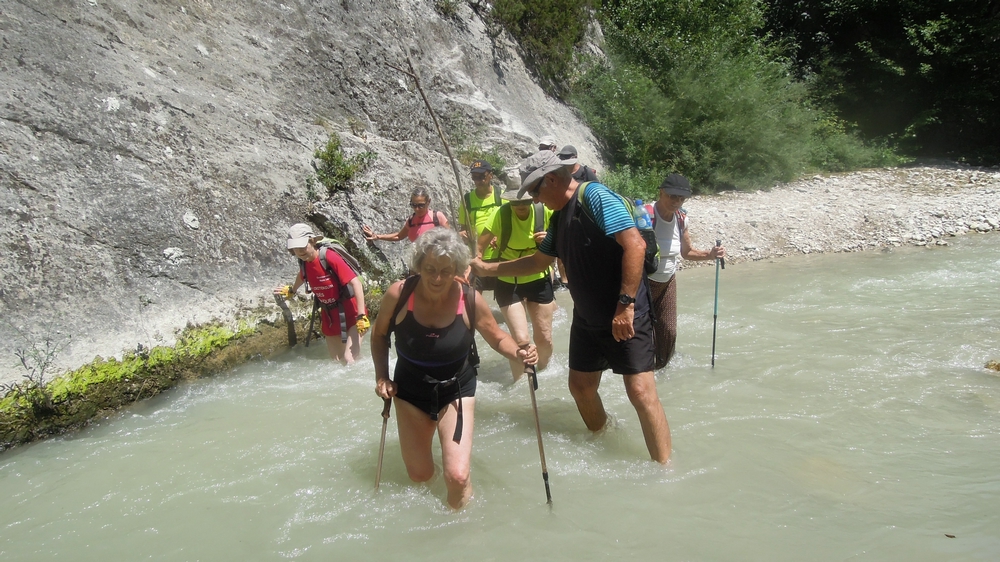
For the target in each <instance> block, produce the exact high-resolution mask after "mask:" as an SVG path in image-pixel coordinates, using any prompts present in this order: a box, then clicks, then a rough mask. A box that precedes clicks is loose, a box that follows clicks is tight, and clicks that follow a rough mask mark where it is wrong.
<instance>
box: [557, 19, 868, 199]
mask: <svg viewBox="0 0 1000 562" xmlns="http://www.w3.org/2000/svg"><path fill="white" fill-rule="evenodd" d="M601 17H602V23H603V24H604V25H603V28H604V32H605V36H606V37H607V39H608V50H609V52H610V55H611V56H610V58H609V62H607V63H604V64H595V65H593V66H591V67H590V68H589V69H588V71H587V72H586V73H585V74H584V75H583V76H582V78H581V79H579V80H578V81H577V83H576V88H575V90H574V96H573V98H572V99H573V101H574V103H576V104H577V106H578V107H580V109H581V110H582V112H583V114H584V115H585V116H586V118H587V121H588V123H589V124H590V125H591V127H592V128H593V129H594V132H595V134H597V136H598V138H600V139H601V140H602V141H603V142H604V145H605V148H606V149H607V151H608V155H609V157H610V158H611V160H612V161H613V162H615V163H616V164H619V165H627V166H631V167H633V168H635V170H632V171H630V172H629V173H628V174H626V176H627V177H628V178H644V179H643V180H642V183H643V184H644V183H647V182H646V179H645V178H647V177H648V172H649V171H652V170H656V171H660V172H667V171H677V172H680V173H683V174H685V175H687V176H689V177H690V178H691V179H692V180H693V181H694V182H695V185H700V186H704V187H710V188H719V187H726V186H739V187H748V188H749V187H759V186H766V185H770V184H773V182H774V181H776V180H788V179H791V178H792V177H794V176H795V175H796V174H799V173H802V172H804V171H806V170H809V169H844V168H852V167H856V166H859V165H870V164H873V163H876V157H877V156H878V153H875V152H873V151H870V150H867V149H865V147H863V146H862V145H861V144H860V143H859V142H858V141H857V140H856V139H854V138H853V137H851V136H850V135H849V134H848V133H847V132H846V128H845V127H844V126H843V124H842V123H839V122H837V121H836V119H834V118H832V117H831V116H830V115H828V114H827V113H826V112H824V111H821V110H819V109H817V108H816V107H815V106H814V104H812V103H810V100H809V97H808V93H807V90H806V88H805V86H804V84H803V83H802V82H800V81H796V80H795V79H794V78H793V77H792V76H791V74H790V72H789V68H788V63H787V61H786V60H785V59H784V58H783V57H782V53H781V51H780V50H779V49H777V48H776V47H775V46H773V45H772V44H771V43H769V42H768V41H765V40H764V39H762V38H761V37H760V35H759V33H758V32H759V30H760V28H761V26H762V25H763V21H764V20H763V16H762V11H761V8H760V4H759V2H757V1H756V0H732V1H728V2H727V1H715V2H709V1H696V0H688V1H679V2H662V1H653V0H615V1H609V2H606V3H605V5H604V8H603V10H602V12H601ZM635 189H637V190H639V189H642V188H641V187H636V188H635Z"/></svg>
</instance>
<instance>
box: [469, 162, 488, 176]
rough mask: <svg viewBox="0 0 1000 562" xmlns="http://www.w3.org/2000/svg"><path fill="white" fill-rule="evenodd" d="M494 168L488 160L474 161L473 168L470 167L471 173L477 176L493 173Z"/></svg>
mask: <svg viewBox="0 0 1000 562" xmlns="http://www.w3.org/2000/svg"><path fill="white" fill-rule="evenodd" d="M492 171H493V166H490V163H489V162H487V161H486V160H473V162H472V166H469V172H471V173H473V174H475V173H479V172H492Z"/></svg>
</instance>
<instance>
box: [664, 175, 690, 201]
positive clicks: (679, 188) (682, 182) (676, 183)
mask: <svg viewBox="0 0 1000 562" xmlns="http://www.w3.org/2000/svg"><path fill="white" fill-rule="evenodd" d="M660 190H662V191H663V192H664V193H666V194H667V195H680V196H682V197H691V183H690V182H688V180H687V178H686V177H684V176H682V175H680V174H670V175H668V176H667V179H665V180H663V183H661V184H660Z"/></svg>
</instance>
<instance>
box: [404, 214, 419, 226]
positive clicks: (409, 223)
mask: <svg viewBox="0 0 1000 562" xmlns="http://www.w3.org/2000/svg"><path fill="white" fill-rule="evenodd" d="M416 216H417V214H416V213H413V214H412V215H410V218H408V219H406V226H408V227H410V228H413V227H414V226H416V225H414V224H413V218H414V217H416Z"/></svg>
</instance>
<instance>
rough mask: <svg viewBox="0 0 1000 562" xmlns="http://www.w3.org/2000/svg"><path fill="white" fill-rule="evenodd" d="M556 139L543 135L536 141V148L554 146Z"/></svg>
mask: <svg viewBox="0 0 1000 562" xmlns="http://www.w3.org/2000/svg"><path fill="white" fill-rule="evenodd" d="M555 145H556V138H555V137H554V136H552V135H545V136H544V137H542V138H540V139H538V146H555Z"/></svg>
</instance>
